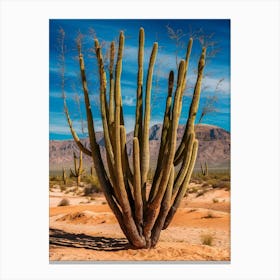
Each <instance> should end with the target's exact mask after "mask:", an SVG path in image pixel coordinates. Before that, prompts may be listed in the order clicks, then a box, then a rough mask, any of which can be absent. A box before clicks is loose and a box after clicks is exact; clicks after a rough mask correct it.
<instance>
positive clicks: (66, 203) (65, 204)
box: [57, 198, 70, 206]
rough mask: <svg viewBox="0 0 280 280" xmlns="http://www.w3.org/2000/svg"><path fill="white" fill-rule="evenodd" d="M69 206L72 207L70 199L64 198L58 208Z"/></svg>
mask: <svg viewBox="0 0 280 280" xmlns="http://www.w3.org/2000/svg"><path fill="white" fill-rule="evenodd" d="M68 205H70V201H69V199H67V198H63V199H62V200H61V201H60V202H59V203H58V205H57V206H68Z"/></svg>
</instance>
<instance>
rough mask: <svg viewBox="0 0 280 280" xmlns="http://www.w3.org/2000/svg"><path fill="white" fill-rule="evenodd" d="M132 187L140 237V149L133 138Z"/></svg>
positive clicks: (141, 228)
mask: <svg viewBox="0 0 280 280" xmlns="http://www.w3.org/2000/svg"><path fill="white" fill-rule="evenodd" d="M133 170H134V177H133V187H134V199H135V222H136V226H137V228H138V231H139V233H140V234H141V235H142V230H143V201H142V194H141V170H140V149H139V140H138V138H137V137H134V138H133Z"/></svg>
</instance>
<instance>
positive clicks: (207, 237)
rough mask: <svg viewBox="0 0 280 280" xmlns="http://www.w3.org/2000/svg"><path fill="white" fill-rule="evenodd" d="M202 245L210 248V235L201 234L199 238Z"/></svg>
mask: <svg viewBox="0 0 280 280" xmlns="http://www.w3.org/2000/svg"><path fill="white" fill-rule="evenodd" d="M200 239H201V243H202V245H207V246H212V245H213V241H214V237H213V235H211V234H202V235H201V236H200Z"/></svg>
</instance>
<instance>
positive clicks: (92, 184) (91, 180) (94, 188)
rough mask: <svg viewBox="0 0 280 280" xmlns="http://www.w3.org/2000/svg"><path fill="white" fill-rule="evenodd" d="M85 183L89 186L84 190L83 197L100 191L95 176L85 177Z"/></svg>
mask: <svg viewBox="0 0 280 280" xmlns="http://www.w3.org/2000/svg"><path fill="white" fill-rule="evenodd" d="M84 181H85V182H87V183H88V184H89V186H86V187H85V188H84V195H85V196H90V195H92V194H94V193H99V192H101V191H102V189H101V187H100V185H99V182H98V179H97V177H95V176H86V178H85V180H84Z"/></svg>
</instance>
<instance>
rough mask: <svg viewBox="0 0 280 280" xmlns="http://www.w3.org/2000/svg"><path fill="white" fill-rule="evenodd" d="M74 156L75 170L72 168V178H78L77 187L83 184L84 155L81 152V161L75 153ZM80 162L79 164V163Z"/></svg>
mask: <svg viewBox="0 0 280 280" xmlns="http://www.w3.org/2000/svg"><path fill="white" fill-rule="evenodd" d="M73 156H74V170H72V169H71V168H70V172H71V176H72V177H75V178H76V182H77V186H80V184H81V177H82V174H83V173H84V169H83V153H82V151H80V157H79V159H78V158H77V156H76V153H75V152H73ZM78 160H79V163H78Z"/></svg>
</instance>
